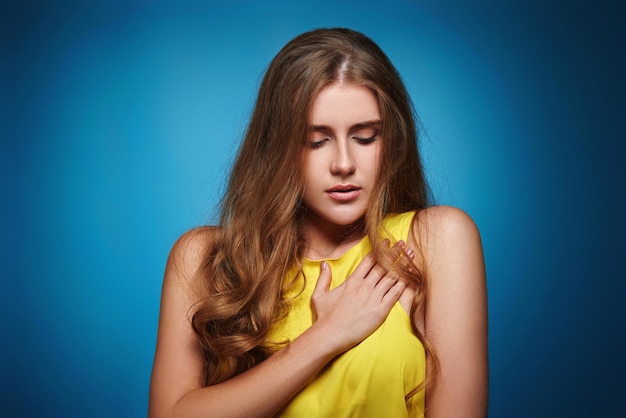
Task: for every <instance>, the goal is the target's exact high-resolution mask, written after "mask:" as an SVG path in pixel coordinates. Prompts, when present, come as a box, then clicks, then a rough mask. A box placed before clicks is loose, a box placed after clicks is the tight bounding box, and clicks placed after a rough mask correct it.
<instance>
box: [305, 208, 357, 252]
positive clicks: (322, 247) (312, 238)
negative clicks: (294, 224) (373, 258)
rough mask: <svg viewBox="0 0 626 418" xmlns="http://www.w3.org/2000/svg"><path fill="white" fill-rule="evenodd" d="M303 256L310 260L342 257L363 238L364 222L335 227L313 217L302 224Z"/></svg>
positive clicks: (309, 217)
mask: <svg viewBox="0 0 626 418" xmlns="http://www.w3.org/2000/svg"><path fill="white" fill-rule="evenodd" d="M303 233H304V241H305V246H304V256H305V257H307V258H309V259H311V260H323V259H333V258H338V257H340V256H342V255H343V254H344V253H345V252H346V251H347V250H349V249H350V248H352V247H353V246H354V245H355V244H357V243H358V242H359V241H360V240H361V239H362V238H363V237H364V236H365V220H364V219H363V218H361V220H359V221H358V222H357V223H354V224H350V225H335V224H332V223H330V222H327V221H325V220H323V219H320V218H318V217H315V216H308V217H307V219H306V220H305V222H304V228H303Z"/></svg>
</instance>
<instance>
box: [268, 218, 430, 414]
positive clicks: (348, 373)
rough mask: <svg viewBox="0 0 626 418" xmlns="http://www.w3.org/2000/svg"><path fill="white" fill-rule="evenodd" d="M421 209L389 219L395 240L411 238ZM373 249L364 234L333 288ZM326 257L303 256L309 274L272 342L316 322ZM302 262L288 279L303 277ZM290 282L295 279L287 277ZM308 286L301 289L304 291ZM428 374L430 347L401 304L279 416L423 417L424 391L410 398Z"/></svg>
mask: <svg viewBox="0 0 626 418" xmlns="http://www.w3.org/2000/svg"><path fill="white" fill-rule="evenodd" d="M414 215H415V212H406V213H402V214H394V215H390V216H388V217H386V218H385V220H384V226H385V229H386V230H387V232H388V233H389V234H390V235H391V237H390V238H391V240H392V242H393V241H397V240H400V239H402V240H405V241H406V240H407V237H408V234H409V230H410V228H411V223H412V220H413V216H414ZM370 251H371V246H370V242H369V239H368V238H367V237H365V238H363V239H362V240H361V241H360V242H359V243H358V244H356V245H355V246H354V247H352V248H350V249H349V250H348V251H347V252H346V253H345V254H344V255H342V256H341V257H339V258H337V259H332V260H326V262H327V263H329V264H330V266H331V269H332V270H331V271H332V283H331V289H332V288H334V287H336V286H338V285H339V284H341V283H342V282H343V281H344V280H345V279H346V278H347V277H348V276H349V275H350V274H351V273H352V272H353V271H354V269H355V268H356V266H357V265H358V264H359V262H360V261H361V260H362V259H363V257H364V256H365V255H366V254H367V253H368V252H370ZM320 263H321V260H320V261H312V260H308V259H304V260H303V266H302V269H303V273H304V277H306V279H304V278H303V276H302V275H298V277H297V282H296V284H295V285H294V286H292V287H291V288H290V289H293V290H292V291H291V294H288V295H287V296H288V297H289V298H293V300H291V304H290V310H289V313H288V315H287V316H286V317H285V318H284V319H282V320H281V321H278V322H276V323H275V324H274V325H273V326H272V329H271V331H270V333H269V335H268V339H269V340H270V341H286V340H293V339H295V338H296V337H298V336H299V335H300V334H301V333H302V332H304V331H305V330H306V329H307V328H309V327H310V326H311V325H312V317H313V314H312V311H311V303H310V300H311V295H312V294H313V289H314V288H315V283H316V281H317V278H318V276H319V272H320ZM297 272H298V270H297V266H296V267H293V268H292V269H291V270H289V272H288V273H287V275H286V277H287V278H293V277H295V276H296V275H297ZM287 280H289V279H287ZM301 289H304V290H303V291H302V292H301V293H300V290H301ZM425 375H426V359H425V352H424V347H423V346H422V344H421V342H420V341H419V339H418V338H417V337H416V336H415V334H413V332H412V330H411V324H410V319H409V316H408V314H407V313H406V311H405V310H404V308H402V306H401V305H400V303H399V302H398V303H396V304H395V306H394V307H393V308H392V309H391V312H389V315H388V316H387V319H386V320H385V321H384V322H383V324H382V325H381V326H380V327H379V328H378V329H377V330H376V331H374V332H373V333H372V334H371V335H370V336H369V337H367V338H366V339H365V340H364V341H362V342H361V343H360V344H358V345H357V346H355V347H353V348H352V349H350V350H348V351H346V352H345V353H343V354H341V355H340V356H338V357H337V358H335V359H334V360H333V361H332V362H331V363H329V364H328V365H327V366H326V367H325V368H324V369H323V370H322V371H321V372H320V373H319V374H318V375H317V376H316V377H315V378H314V379H313V380H312V381H311V382H310V383H309V384H308V385H307V386H306V387H304V388H303V389H302V390H301V391H300V392H299V393H298V394H297V395H296V396H295V397H294V398H293V399H292V400H291V401H290V402H289V403H288V404H287V405H286V406H285V407H284V408H283V409H282V410H281V411H280V413H279V414H278V416H280V417H298V418H301V417H328V418H330V417H332V418H339V417H358V418H367V417H372V418H380V417H390V418H396V417H423V416H424V391H423V390H420V391H419V392H417V393H416V394H414V395H412V396H411V397H409V398H408V399H405V397H406V396H408V395H409V394H410V393H411V391H413V389H415V388H416V387H417V386H418V385H419V384H420V383H421V382H423V380H424V378H425Z"/></svg>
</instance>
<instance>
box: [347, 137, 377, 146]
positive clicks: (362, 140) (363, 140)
mask: <svg viewBox="0 0 626 418" xmlns="http://www.w3.org/2000/svg"><path fill="white" fill-rule="evenodd" d="M352 138H354V139H355V140H356V142H358V143H359V144H362V145H367V144H371V143H372V142H374V141H376V140H377V139H378V136H376V135H374V136H371V137H369V138H362V137H360V136H353V137H352Z"/></svg>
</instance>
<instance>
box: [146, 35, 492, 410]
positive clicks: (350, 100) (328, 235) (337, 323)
mask: <svg viewBox="0 0 626 418" xmlns="http://www.w3.org/2000/svg"><path fill="white" fill-rule="evenodd" d="M487 380H488V372H487V309H486V290H485V272H484V264H483V256H482V250H481V243H480V236H479V233H478V231H477V229H476V227H475V225H474V223H473V222H472V220H471V219H470V218H469V217H468V216H467V215H466V214H464V213H463V212H462V211H460V210H458V209H454V208H451V207H435V206H431V205H430V204H429V198H428V188H427V185H426V182H425V179H424V174H423V171H422V165H421V162H420V157H419V154H418V149H417V133H416V126H415V120H414V117H413V112H412V106H411V104H410V99H409V97H408V95H407V92H406V90H405V87H404V85H403V83H402V81H401V79H400V76H399V75H398V73H397V71H396V70H395V68H394V67H393V65H392V64H391V63H390V61H389V60H388V58H387V57H386V55H385V54H384V53H383V52H382V51H381V50H380V48H379V47H378V46H377V45H376V44H374V42H372V41H371V40H370V39H369V38H367V37H366V36H364V35H363V34H360V33H358V32H355V31H352V30H348V29H320V30H315V31H311V32H308V33H305V34H302V35H300V36H298V37H296V38H295V39H293V40H292V41H291V42H289V43H288V44H287V45H286V46H285V47H284V48H283V49H282V50H281V51H280V52H279V53H278V55H277V56H276V57H275V58H274V60H273V61H272V63H271V64H270V66H269V68H268V70H267V72H266V74H265V77H264V80H263V83H262V85H261V88H260V91H259V95H258V99H257V102H256V106H255V109H254V112H253V114H252V118H251V121H250V125H249V127H248V130H247V133H246V136H245V139H244V141H243V143H242V145H241V149H240V151H239V154H238V157H237V160H236V162H235V164H234V167H233V170H232V173H231V176H230V181H229V185H228V190H227V192H226V195H225V197H224V200H223V203H222V216H221V220H220V224H219V226H217V227H204V228H198V229H194V230H192V231H190V232H188V233H186V234H184V235H183V236H182V237H181V238H180V239H179V240H178V241H177V242H176V244H175V245H174V247H173V249H172V252H171V254H170V257H169V260H168V264H167V268H166V272H165V278H164V283H163V293H162V301H161V314H160V320H159V331H158V339H157V349H156V355H155V361H154V369H153V374H152V381H151V388H150V405H149V414H150V416H151V417H154V418H157V417H177V416H180V417H213V416H215V417H265V416H289V417H403V416H411V417H414V416H427V417H428V418H432V417H446V418H449V417H457V416H459V417H480V416H485V415H486V409H487V386H488V385H487Z"/></svg>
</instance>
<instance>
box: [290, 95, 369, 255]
mask: <svg viewBox="0 0 626 418" xmlns="http://www.w3.org/2000/svg"><path fill="white" fill-rule="evenodd" d="M309 124H310V132H309V138H308V141H309V145H308V146H307V148H306V150H305V152H304V159H303V167H302V170H303V173H304V179H305V188H304V196H303V201H304V203H305V205H306V207H307V209H308V210H307V217H306V219H305V236H306V237H307V239H306V242H307V244H308V245H307V251H306V252H307V253H306V256H307V257H309V258H311V259H323V258H330V257H332V256H334V255H335V254H342V253H343V252H345V247H346V245H347V246H351V245H353V244H354V242H356V241H358V240H359V239H361V237H362V232H361V231H359V230H355V231H354V232H356V234H354V235H355V236H354V237H352V238H353V239H350V238H351V237H350V235H351V234H350V233H349V232H347V231H346V227H350V226H351V225H354V224H356V223H357V222H359V220H360V219H361V218H362V217H363V214H364V213H365V210H366V209H367V205H368V203H369V201H370V199H371V195H372V189H373V187H374V184H375V181H376V176H377V173H378V167H379V165H380V146H379V143H380V140H381V139H380V138H379V137H378V130H379V127H380V111H379V109H378V101H377V99H376V96H375V95H374V93H372V91H371V90H369V89H368V88H366V87H363V86H359V85H356V84H350V83H332V84H330V85H329V86H326V87H325V88H324V89H322V90H321V91H320V92H319V94H318V95H317V97H316V99H315V100H314V101H313V107H312V109H311V116H310V121H309ZM334 190H337V191H334ZM341 190H347V191H346V192H342V191H341ZM348 230H349V229H348Z"/></svg>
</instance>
